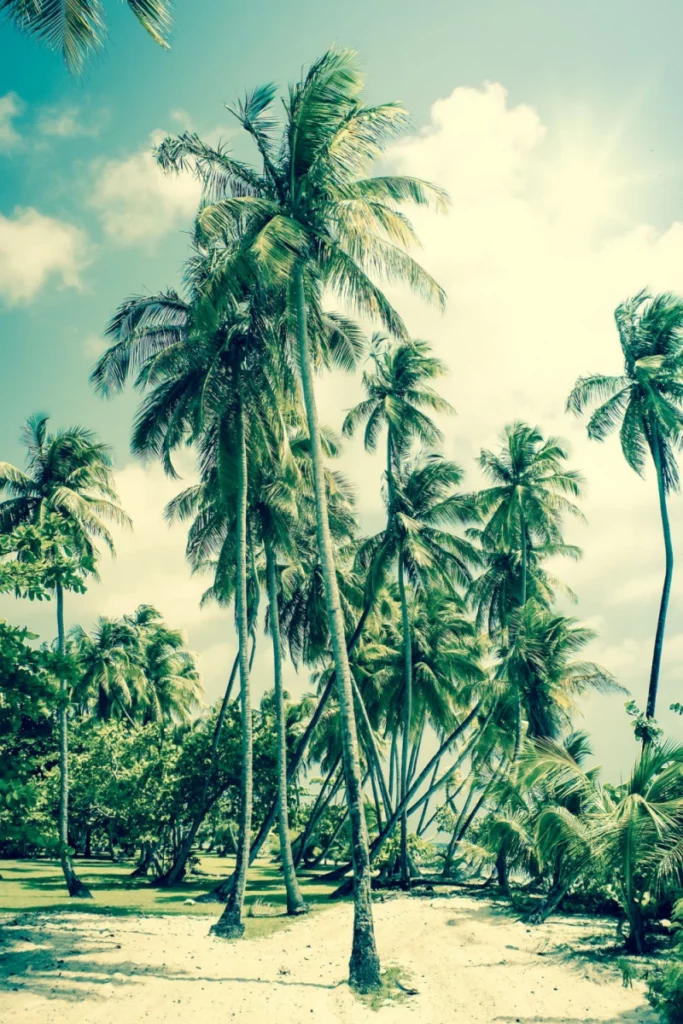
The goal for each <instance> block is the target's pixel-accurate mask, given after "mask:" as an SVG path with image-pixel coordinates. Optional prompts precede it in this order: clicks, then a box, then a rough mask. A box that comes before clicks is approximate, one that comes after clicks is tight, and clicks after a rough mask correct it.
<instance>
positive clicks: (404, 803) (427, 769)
mask: <svg viewBox="0 0 683 1024" xmlns="http://www.w3.org/2000/svg"><path fill="white" fill-rule="evenodd" d="M480 709H481V702H479V703H477V704H475V706H474V707H473V708H472V709H471V710H470V711H468V713H467V715H466V716H465V718H463V720H462V721H461V722H459V723H458V725H456V727H455V729H454V730H453V732H452V733H451V734H450V735H449V736H447V737H446V739H445V740H444V741H443V743H442V744H441V746H440V747H439V749H438V750H437V751H436V753H435V754H434V755H433V757H431V758H430V759H429V761H428V762H427V764H426V765H425V766H424V768H422V770H421V771H420V773H419V774H418V776H417V778H416V779H415V780H414V781H413V782H412V783H411V784H410V787H409V788H408V792H407V793H406V795H405V797H404V798H403V799H402V800H400V801H399V802H398V805H397V806H396V807H395V808H394V810H393V813H392V815H391V817H390V818H389V820H388V821H387V822H386V824H385V826H384V828H383V830H382V832H381V833H380V834H379V835H378V836H377V837H376V838H375V839H373V841H372V845H371V846H370V861H371V862H372V861H374V860H375V859H376V858H377V856H378V855H379V853H380V851H381V850H382V848H383V847H384V844H385V843H386V841H387V839H388V838H389V836H390V835H391V834H392V832H393V829H394V826H395V825H396V822H397V821H398V820H399V819H400V817H401V815H402V814H403V811H404V810H405V809H406V808H408V816H410V815H411V814H415V813H416V811H418V810H419V809H420V807H421V806H422V803H423V801H424V800H427V799H428V798H429V797H430V795H431V793H432V792H433V791H434V790H435V789H438V788H440V786H441V784H442V782H443V781H444V778H445V777H446V776H448V775H450V774H451V772H452V771H453V766H451V768H449V769H448V770H447V772H445V773H444V775H442V776H441V779H440V780H437V782H436V783H435V785H434V787H433V788H430V789H429V790H428V791H427V792H426V793H425V794H424V796H422V797H420V798H419V800H416V801H415V803H414V804H413V805H412V807H410V806H409V804H410V801H411V800H412V799H413V797H414V796H415V795H416V794H417V793H418V792H419V790H420V788H421V786H422V783H423V782H425V780H426V779H428V778H429V775H430V773H431V772H432V771H433V769H434V765H435V764H436V762H437V761H438V760H439V758H441V757H443V756H444V755H445V754H446V753H447V752H448V750H450V748H451V747H452V746H453V744H454V743H455V741H456V740H457V739H458V737H459V736H461V735H462V733H463V732H464V731H465V729H467V728H468V726H469V725H471V723H472V721H473V720H474V719H475V718H476V716H477V714H478V713H479V711H480ZM467 749H468V748H467V747H466V748H465V752H467ZM462 756H464V755H463V754H460V755H459V758H458V760H459V759H460V758H461V757H462ZM349 867H350V865H349V864H346V865H343V866H342V867H340V868H338V869H337V870H336V871H334V872H330V873H329V874H327V875H324V876H323V878H321V879H319V880H320V881H334V880H335V879H336V878H341V877H343V875H345V874H346V872H347V871H348V870H349Z"/></svg>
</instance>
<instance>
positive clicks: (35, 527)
mask: <svg viewBox="0 0 683 1024" xmlns="http://www.w3.org/2000/svg"><path fill="white" fill-rule="evenodd" d="M0 559H2V560H1V561H0V593H3V592H4V593H7V592H13V593H14V595H15V597H24V598H29V600H31V601H34V600H38V601H43V600H45V599H46V598H48V599H49V598H50V597H51V596H52V595H53V593H54V591H55V588H56V586H57V584H59V585H60V586H61V587H62V588H63V589H64V590H71V591H74V592H75V593H79V594H84V593H85V590H86V579H87V577H88V576H89V575H93V574H94V573H95V559H94V555H93V553H92V552H78V551H77V550H76V545H75V543H74V536H73V531H72V530H70V524H69V523H68V522H67V521H65V520H64V519H63V518H61V517H60V516H58V515H57V514H55V513H49V512H48V513H44V512H43V513H42V514H41V515H40V516H39V519H38V521H37V522H36V523H22V524H21V525H19V526H17V527H15V528H14V529H13V530H12V532H11V533H8V534H0Z"/></svg>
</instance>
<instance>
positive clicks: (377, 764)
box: [351, 673, 392, 816]
mask: <svg viewBox="0 0 683 1024" xmlns="http://www.w3.org/2000/svg"><path fill="white" fill-rule="evenodd" d="M351 683H352V685H353V694H354V697H355V699H356V707H357V708H358V711H359V713H360V719H361V722H362V723H363V730H364V732H365V736H366V744H365V746H366V751H367V755H368V762H369V764H370V765H371V766H373V767H374V773H373V772H372V771H371V772H370V775H371V777H372V778H373V779H374V780H376V781H377V782H378V784H379V787H380V792H381V794H382V801H383V803H384V811H385V813H386V814H387V816H388V815H390V814H391V808H392V804H391V800H390V798H389V792H388V790H387V784H386V782H385V781H384V772H383V771H382V759H381V757H380V756H379V751H378V749H377V743H376V742H375V733H374V730H373V728H372V723H371V721H370V718H369V716H368V712H367V709H366V707H365V701H364V700H363V694H362V693H361V692H360V688H359V686H358V683H357V682H356V680H355V678H354V676H353V673H352V674H351Z"/></svg>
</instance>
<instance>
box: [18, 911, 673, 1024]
mask: <svg viewBox="0 0 683 1024" xmlns="http://www.w3.org/2000/svg"><path fill="white" fill-rule="evenodd" d="M351 912H352V911H351V907H350V906H349V905H348V904H343V905H339V906H336V907H333V908H331V909H329V910H326V911H324V912H318V913H314V914H312V915H311V916H310V917H309V918H305V919H298V920H297V921H295V922H294V923H293V924H292V925H291V927H288V928H287V929H286V930H281V931H279V932H276V933H275V934H273V935H271V936H269V937H268V938H261V939H252V940H242V941H241V942H237V943H227V942H225V941H223V940H221V939H217V938H214V937H210V936H209V935H208V930H209V925H210V920H208V919H207V918H206V917H202V918H198V917H152V916H149V917H137V916H136V917H133V918H130V917H126V918H122V917H103V916H99V915H90V914H72V913H56V914H49V915H47V914H23V915H19V917H18V918H15V917H14V916H12V915H3V917H2V919H0V926H2V927H0V935H1V936H2V943H1V944H0V1022H1V1024H67V1022H68V1024H76V1022H77V1024H138V1022H139V1024H162V1022H164V1024H175V1022H183V1024H219V1022H220V1024H225V1022H228V1024H231V1022H235V1024H242V1022H245V1024H246V1022H247V1021H249V1022H250V1024H304V1022H306V1021H309V1020H310V1021H315V1022H316V1024H332V1022H342V1024H364V1022H370V1021H373V1022H375V1024H385V1022H386V1024H402V1022H408V1021H410V1022H413V1024H418V1022H419V1024H484V1022H486V1024H493V1022H501V1024H515V1022H519V1024H579V1022H581V1024H598V1022H599V1024H637V1022H647V1024H652V1022H654V1020H655V1017H654V1016H653V1015H652V1014H651V1012H650V1011H649V1010H648V1008H647V1005H646V1001H645V998H644V993H643V989H642V986H641V985H639V983H637V982H636V983H635V985H634V987H633V988H623V987H622V984H621V976H620V974H619V973H618V972H617V971H616V970H615V968H614V967H605V966H603V965H600V964H597V963H596V962H595V961H594V960H592V959H590V958H587V957H585V956H582V955H577V950H578V947H583V948H584V949H587V948H590V941H591V938H594V937H595V936H599V935H602V938H603V941H604V940H605V938H606V936H611V935H613V934H614V923H613V922H600V921H596V920H595V919H592V920H586V919H579V918H554V919H551V920H550V921H549V922H547V923H546V924H545V925H541V926H538V927H534V928H530V927H528V926H527V925H525V924H523V923H521V922H519V921H516V920H514V918H512V917H511V916H510V915H509V914H503V913H501V912H500V911H499V910H497V909H496V908H495V907H494V906H492V905H491V904H490V903H487V902H483V901H481V900H475V899H472V898H469V897H466V896H460V895H456V896H454V897H453V898H434V899H416V898H409V897H400V898H396V899H391V900H387V901H386V902H381V903H377V905H376V913H375V919H376V927H377V939H378V945H379V949H380V952H381V954H382V958H383V963H384V964H385V965H388V964H396V965H399V966H400V967H401V968H403V969H405V970H406V971H409V972H410V973H411V975H412V982H411V984H412V986H413V987H414V988H416V989H418V990H419V994H418V995H415V996H410V997H407V998H406V997H404V1001H403V1002H402V1003H398V1004H397V1003H392V1004H390V1005H387V1006H385V1007H383V1008H382V1009H380V1010H379V1012H376V1011H373V1010H372V1009H371V1008H369V1007H368V1006H365V1005H363V1004H361V1003H360V1002H359V1001H358V999H357V998H356V997H355V996H354V995H353V994H352V993H351V992H350V991H349V989H348V987H347V986H346V985H345V984H343V979H344V978H345V977H346V967H347V961H348V954H349V944H350V932H351ZM14 920H18V922H19V923H18V924H17V925H14V926H10V922H12V921H14ZM572 954H573V955H572Z"/></svg>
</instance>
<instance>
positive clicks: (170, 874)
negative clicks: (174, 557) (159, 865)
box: [154, 652, 239, 887]
mask: <svg viewBox="0 0 683 1024" xmlns="http://www.w3.org/2000/svg"><path fill="white" fill-rule="evenodd" d="M238 666H239V652H238V653H237V654H236V655H235V660H234V661H233V663H232V669H231V671H230V677H229V679H228V685H227V686H226V688H225V693H224V694H223V702H222V703H221V709H220V711H219V713H218V718H217V719H216V725H215V727H214V730H213V739H212V741H211V756H210V759H209V764H208V767H207V769H206V771H205V773H204V780H203V782H202V793H201V796H200V798H199V804H198V806H197V810H196V812H195V815H194V817H193V819H192V822H191V824H190V828H189V829H188V832H187V835H186V836H185V838H184V840H183V842H182V844H181V847H180V850H179V852H178V856H177V857H176V858H175V860H174V861H173V864H172V865H171V867H170V869H169V870H168V871H167V872H166V874H165V875H162V876H161V878H158V879H156V881H155V883H154V884H155V885H160V886H164V887H169V886H172V885H177V884H178V883H179V882H180V881H182V879H183V877H184V875H185V867H186V865H187V859H188V857H189V856H190V852H191V850H192V845H193V843H194V841H195V838H196V836H197V833H198V832H199V829H200V828H201V824H202V822H203V821H204V818H205V817H206V815H207V813H208V811H209V807H210V806H211V805H210V803H209V801H208V795H209V786H210V785H211V776H212V773H213V769H214V765H215V763H216V757H217V754H218V745H219V743H220V739H221V733H222V731H223V725H224V723H225V717H226V715H227V712H228V705H229V703H230V694H231V693H232V688H233V685H234V682H235V677H236V675H237V668H238Z"/></svg>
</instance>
